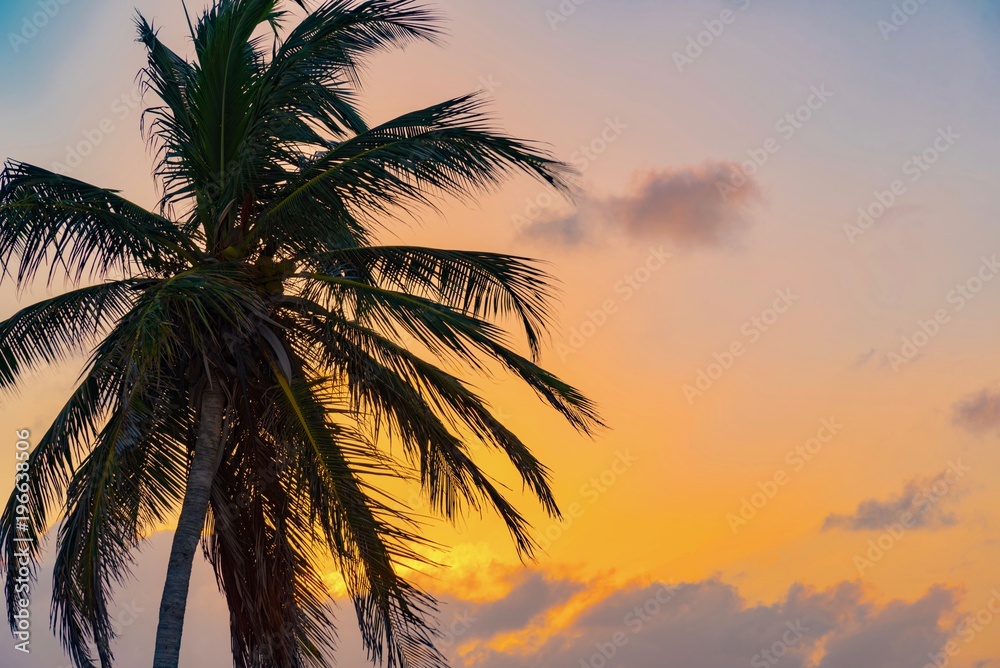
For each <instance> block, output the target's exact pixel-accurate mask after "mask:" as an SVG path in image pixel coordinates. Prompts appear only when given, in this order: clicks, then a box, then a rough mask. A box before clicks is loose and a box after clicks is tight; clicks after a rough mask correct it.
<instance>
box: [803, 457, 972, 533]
mask: <svg viewBox="0 0 1000 668" xmlns="http://www.w3.org/2000/svg"><path fill="white" fill-rule="evenodd" d="M950 473H951V471H946V472H944V473H941V474H940V475H938V476H935V477H933V478H923V479H917V480H911V481H910V482H908V483H906V486H905V487H904V488H903V491H902V492H900V493H899V494H895V495H893V496H892V497H890V498H888V499H885V500H879V499H866V500H864V501H862V502H861V503H860V504H858V507H857V509H856V510H855V511H854V512H853V513H851V514H850V515H830V516H829V517H827V518H826V520H825V521H824V522H823V530H824V531H827V530H830V529H846V530H848V531H883V530H884V529H885V527H886V526H888V525H893V524H897V523H900V522H903V521H904V519H905V522H906V524H907V528H909V529H929V530H933V529H945V528H948V527H951V526H954V525H955V524H956V522H957V521H958V519H957V518H956V517H955V515H954V514H953V513H951V512H947V511H946V510H945V506H946V505H947V503H948V502H949V501H954V500H955V498H957V496H958V494H957V493H956V492H955V491H953V486H954V483H953V482H951V478H950V477H949V476H950Z"/></svg>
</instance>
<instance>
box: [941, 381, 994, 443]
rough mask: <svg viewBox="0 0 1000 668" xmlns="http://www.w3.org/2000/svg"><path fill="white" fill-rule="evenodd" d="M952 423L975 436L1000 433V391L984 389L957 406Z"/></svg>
mask: <svg viewBox="0 0 1000 668" xmlns="http://www.w3.org/2000/svg"><path fill="white" fill-rule="evenodd" d="M952 423H953V424H954V425H955V426H957V427H961V428H963V429H966V430H968V431H971V432H972V433H974V434H983V433H987V432H992V431H1000V391H998V390H991V389H983V390H980V391H979V392H976V393H975V394H972V395H969V396H967V397H965V398H964V399H962V400H961V401H959V402H958V403H957V404H955V407H954V412H953V414H952Z"/></svg>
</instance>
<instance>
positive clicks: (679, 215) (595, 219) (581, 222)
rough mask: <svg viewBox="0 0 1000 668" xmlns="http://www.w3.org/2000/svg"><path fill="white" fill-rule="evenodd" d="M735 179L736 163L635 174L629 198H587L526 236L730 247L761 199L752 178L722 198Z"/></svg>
mask: <svg viewBox="0 0 1000 668" xmlns="http://www.w3.org/2000/svg"><path fill="white" fill-rule="evenodd" d="M737 175H740V176H742V172H741V171H740V167H739V165H738V164H737V163H735V162H709V163H705V164H704V165H699V166H690V167H683V168H679V169H662V170H647V171H640V172H636V173H635V174H634V175H633V177H632V182H631V184H630V186H629V188H628V191H627V192H626V193H625V194H623V195H616V196H611V197H603V198H601V197H584V198H583V199H582V200H581V202H580V203H579V206H578V208H577V210H576V211H574V212H573V213H571V214H568V215H565V216H560V217H556V218H549V219H544V220H540V221H539V222H537V223H535V224H534V225H532V226H530V227H528V228H526V229H525V234H526V235H528V236H530V237H535V238H539V239H544V240H547V241H550V242H555V243H560V244H564V245H576V244H580V243H583V242H586V241H597V240H599V239H601V238H602V237H603V236H605V235H607V234H623V235H625V236H628V237H634V238H643V239H656V240H667V241H670V242H672V243H674V244H675V245H676V246H678V247H681V248H683V247H713V248H716V247H732V246H735V245H737V244H738V242H739V240H740V238H741V236H742V234H743V232H744V231H745V230H746V229H747V228H748V227H749V226H750V225H751V223H752V218H751V214H752V211H753V208H754V207H755V206H756V205H757V204H758V203H759V201H760V199H761V191H760V188H759V186H758V184H757V183H756V181H754V180H753V179H752V178H751V179H749V180H747V181H746V183H744V185H743V186H742V187H740V188H738V189H736V190H734V191H731V192H728V194H726V195H723V193H722V192H720V188H719V184H720V183H726V184H728V183H731V182H732V180H733V179H734V178H735V177H736V176H737Z"/></svg>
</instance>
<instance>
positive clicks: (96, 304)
mask: <svg viewBox="0 0 1000 668" xmlns="http://www.w3.org/2000/svg"><path fill="white" fill-rule="evenodd" d="M288 19H289V15H288V13H287V12H285V11H284V10H283V9H282V2H281V0H215V2H214V4H212V5H211V7H210V8H209V9H207V10H206V11H205V12H204V14H202V15H201V16H200V18H198V19H197V20H196V21H191V26H190V31H191V38H192V41H193V57H191V58H190V59H188V58H184V57H182V56H180V55H178V54H177V53H175V52H174V51H172V50H170V49H169V48H168V47H167V46H166V45H164V44H163V43H162V42H161V41H160V40H159V39H158V37H157V31H156V30H155V28H154V27H153V25H151V24H150V23H149V22H147V21H146V20H145V19H144V18H142V17H141V16H140V17H139V18H138V19H137V26H138V31H139V39H140V41H141V42H142V43H143V44H144V45H145V48H146V50H147V52H148V66H147V67H146V68H145V70H144V72H143V82H144V87H145V91H146V93H147V95H148V96H151V97H155V98H157V99H158V106H154V107H152V108H150V109H147V111H146V113H145V116H144V130H145V132H146V134H147V136H148V138H149V140H150V142H151V145H152V146H153V147H154V151H155V157H156V164H155V170H154V173H155V176H156V178H157V180H158V183H159V185H160V186H161V190H162V200H161V202H160V203H159V206H158V207H157V210H156V212H154V211H148V210H146V209H144V208H143V207H140V206H137V205H135V204H133V203H131V202H129V201H127V200H126V199H124V198H123V197H121V196H120V195H119V194H118V193H117V192H115V191H112V190H108V189H104V188H98V187H95V186H91V185H88V184H86V183H83V182H81V181H78V180H75V179H71V178H67V177H64V176H60V175H57V174H54V173H51V172H49V171H46V170H44V169H41V168H38V167H34V166H31V165H29V164H25V163H22V162H13V161H11V162H8V163H7V164H6V167H5V169H4V171H3V173H2V175H0V262H2V264H3V267H4V277H5V278H9V280H11V281H13V282H15V283H16V285H17V286H18V287H22V286H25V285H26V284H28V283H29V282H31V281H34V280H36V279H37V278H38V277H40V276H41V275H45V276H46V277H47V278H48V279H52V278H53V277H55V276H58V275H65V276H66V277H67V278H68V280H69V281H70V283H71V284H72V286H73V288H72V290H71V291H69V292H67V293H65V294H62V295H60V296H57V297H53V298H51V299H47V300H44V301H42V302H39V303H37V304H34V305H32V306H29V307H27V308H24V309H23V310H21V311H20V312H18V313H16V314H15V315H14V316H12V317H11V318H9V319H7V320H6V321H4V322H2V323H0V388H6V389H11V388H13V387H15V386H16V384H17V383H18V382H19V380H20V379H21V378H23V376H24V374H25V373H27V372H29V371H30V370H32V369H35V368H37V367H39V366H41V365H46V364H51V363H55V362H59V361H61V360H64V359H66V358H67V357H69V356H72V355H76V354H86V355H89V357H88V358H87V363H86V366H85V369H84V371H83V373H82V375H81V378H80V381H79V385H78V387H77V388H76V390H75V391H74V392H73V393H72V395H71V396H70V397H69V400H68V401H67V402H66V404H65V406H64V407H63V408H62V409H61V410H60V411H59V413H58V415H57V416H56V418H55V420H54V421H53V423H52V425H51V427H50V428H49V429H48V431H47V432H46V433H45V434H44V436H43V437H42V438H41V439H40V441H39V443H38V444H37V446H36V448H35V450H34V451H33V452H32V454H31V458H30V470H31V476H30V479H29V481H28V487H29V489H28V493H27V495H26V497H27V504H26V506H27V514H26V515H25V514H22V513H19V511H18V508H17V507H18V506H19V505H24V504H23V499H22V502H19V501H18V498H17V494H16V493H15V494H14V495H12V496H11V499H10V501H9V502H8V504H7V507H6V510H5V511H4V513H3V515H2V517H0V546H2V550H3V560H4V563H5V565H6V593H7V605H8V612H9V614H10V615H11V616H10V622H11V624H12V625H13V623H14V618H13V616H12V614H13V611H14V600H15V598H16V596H15V586H14V583H15V577H16V574H17V570H18V569H17V568H16V567H15V566H14V564H16V563H17V562H16V561H15V558H14V552H15V550H16V549H17V547H18V543H16V542H15V539H16V538H18V537H22V538H25V537H26V538H30V539H32V540H33V542H32V543H31V545H32V549H31V559H32V562H31V568H32V572H35V569H36V568H37V560H38V558H39V557H40V547H39V545H40V539H41V538H42V537H43V536H44V534H45V532H46V531H47V529H48V523H49V522H50V521H52V520H53V518H54V516H55V515H56V514H57V513H58V512H60V511H61V512H62V519H61V522H60V524H59V528H58V532H57V540H56V561H55V569H54V574H53V601H52V623H53V626H54V629H55V630H56V632H57V633H58V635H59V638H60V640H61V642H62V643H63V645H64V647H65V648H66V650H67V651H68V652H69V654H70V656H71V658H72V660H73V661H74V663H75V665H77V666H92V665H94V662H95V660H96V661H99V662H100V664H101V665H111V662H112V660H113V654H112V644H113V640H114V631H113V628H112V621H111V618H110V614H109V610H108V605H109V600H110V597H111V595H112V592H113V589H114V587H115V586H116V585H119V584H121V583H123V582H124V581H125V580H126V579H127V578H128V575H129V569H130V566H131V564H132V558H133V556H132V555H133V553H134V551H135V549H136V548H137V547H138V546H139V545H140V543H141V542H142V540H143V537H144V536H146V535H148V534H149V532H150V531H151V530H153V529H154V528H155V527H156V526H158V525H161V524H163V523H167V522H170V521H171V519H172V518H173V517H175V516H176V513H177V512H178V510H180V513H181V514H180V521H179V524H178V529H177V532H176V534H175V538H174V541H175V542H174V550H173V552H172V553H171V562H170V567H169V571H168V576H167V583H166V587H165V591H164V602H163V605H162V607H161V618H160V629H159V633H158V638H157V658H156V660H155V661H156V662H155V663H154V665H157V666H160V665H163V666H166V665H176V661H177V659H176V653H177V650H178V649H179V642H180V640H179V639H180V624H181V622H182V620H183V611H184V599H185V598H186V592H187V583H188V579H189V577H190V562H191V555H192V554H193V551H194V549H195V546H196V545H197V544H198V543H199V539H200V538H201V536H202V533H203V532H204V540H202V541H201V545H202V547H203V550H204V553H205V556H206V557H207V558H208V560H209V561H210V562H211V564H212V565H213V567H214V570H215V573H216V577H217V580H218V583H219V587H220V588H221V590H222V591H223V592H224V594H225V596H226V599H227V602H228V606H229V610H230V625H231V632H232V650H233V658H234V663H235V665H236V666H241V667H242V666H247V667H249V666H282V667H286V666H289V667H294V666H305V665H327V662H328V661H329V660H330V659H331V657H332V653H333V650H334V641H335V631H334V628H335V627H334V624H333V619H332V617H331V611H330V608H329V594H328V590H327V586H326V584H325V583H324V580H323V578H322V575H321V574H322V573H323V572H324V570H325V569H324V564H325V563H326V562H327V561H328V560H329V559H331V558H332V559H333V560H334V562H335V563H336V565H337V568H338V570H339V572H340V573H341V574H342V575H343V578H344V581H345V583H346V586H347V588H348V591H349V594H350V596H351V598H352V599H353V601H354V604H355V608H356V613H357V617H358V622H359V624H360V628H361V630H362V636H363V640H364V642H365V645H366V647H367V649H368V652H369V656H370V658H371V660H372V661H375V662H383V663H385V664H386V665H388V666H390V667H394V666H400V667H421V666H440V665H444V664H445V661H444V659H443V657H442V656H441V655H440V654H439V653H438V651H437V650H436V649H435V648H434V645H433V639H434V630H433V621H432V616H433V611H434V609H435V603H434V600H433V598H432V597H431V596H429V595H428V594H427V593H425V592H423V591H422V590H420V589H419V588H417V587H416V586H414V585H413V584H412V583H409V582H407V581H406V580H405V579H404V578H402V577H401V576H400V575H399V570H400V565H401V564H405V563H407V562H408V561H409V560H416V561H419V560H421V559H422V557H421V554H422V553H423V552H424V550H422V547H423V546H424V545H425V543H424V541H423V540H422V539H421V538H420V537H419V528H418V520H417V519H415V516H414V513H413V512H412V509H409V508H407V507H406V505H405V504H402V503H399V502H398V501H396V500H394V499H393V497H392V496H391V495H390V494H389V493H388V491H387V489H386V487H385V486H384V485H383V484H382V482H380V481H384V480H387V479H389V478H402V479H415V480H417V481H418V482H419V485H420V489H421V490H422V493H423V494H424V495H425V496H426V499H427V500H428V502H429V506H430V507H431V508H432V509H433V510H434V511H435V512H436V513H437V514H439V515H441V516H443V517H445V518H448V519H456V518H458V517H460V516H461V515H462V513H463V512H465V511H467V510H470V509H471V510H473V511H476V510H480V509H492V510H494V511H496V512H497V513H498V514H499V516H500V517H501V518H502V520H503V521H504V522H505V523H506V526H507V528H508V530H509V531H510V534H511V536H512V538H513V540H514V543H515V544H516V546H517V548H518V550H519V551H520V552H521V553H522V554H523V555H525V556H530V555H531V554H532V550H533V548H534V544H533V541H532V538H531V535H530V532H529V527H528V525H527V523H526V521H525V518H524V517H523V516H522V515H521V514H520V512H519V511H518V510H517V509H516V508H515V507H514V506H513V505H511V503H510V502H509V501H508V500H507V498H506V497H505V496H504V494H503V492H502V491H501V489H499V488H498V487H497V485H496V484H494V482H493V481H492V479H491V477H490V476H489V475H488V474H487V473H486V472H484V471H483V470H482V469H481V468H480V467H479V466H478V465H477V464H476V463H475V462H474V461H473V459H472V456H471V454H470V450H469V443H470V442H472V441H476V440H478V441H482V442H484V443H486V444H488V445H490V446H492V447H494V448H496V449H498V450H499V451H501V452H503V453H504V454H505V455H506V456H507V457H508V458H509V460H510V462H511V463H512V464H513V466H514V467H515V468H516V470H517V472H518V473H519V475H520V477H521V478H522V480H523V482H524V485H525V486H526V487H527V488H528V489H529V490H530V491H531V493H532V494H533V495H534V496H535V497H537V499H538V500H539V501H540V502H541V504H542V506H543V507H544V508H545V510H546V511H547V512H548V513H549V514H551V515H553V516H557V515H558V512H559V511H558V509H557V506H556V502H555V500H554V498H553V495H552V492H551V490H550V487H549V475H548V471H547V469H546V468H545V467H544V466H543V465H542V464H541V463H539V461H538V460H537V459H536V458H535V457H534V456H533V455H532V453H531V452H530V451H529V449H528V448H527V447H526V446H525V444H524V443H523V442H522V441H521V440H520V439H519V438H518V437H517V436H515V435H514V434H513V433H512V432H511V431H510V430H509V429H507V428H506V427H505V426H504V425H503V424H501V422H500V421H499V420H498V419H497V418H496V417H495V416H494V414H493V413H492V411H491V409H490V407H489V405H488V404H487V403H486V402H485V401H484V399H483V398H481V397H480V396H479V395H478V394H477V393H476V391H475V390H474V388H473V387H472V386H470V385H469V384H467V383H466V382H464V381H463V380H462V379H461V378H460V376H461V375H462V373H463V372H462V371H461V369H462V368H464V369H467V370H472V371H485V370H487V369H489V368H491V367H494V366H496V365H499V366H500V367H502V368H504V369H506V370H507V371H509V372H510V373H512V374H514V375H515V376H516V377H518V378H520V379H521V380H523V381H524V382H525V383H527V384H528V385H529V386H530V387H531V388H532V389H533V390H534V391H535V392H536V393H537V394H538V396H539V397H540V398H541V399H542V400H544V401H545V402H546V403H548V404H549V405H551V406H552V407H553V408H555V409H556V410H557V411H559V412H560V413H561V414H562V415H563V416H565V417H566V419H567V420H569V422H570V423H571V424H572V425H573V426H574V427H576V428H578V429H579V430H581V431H583V432H588V433H589V432H591V431H592V430H593V429H594V428H595V427H596V426H598V425H599V424H600V419H599V417H598V416H597V414H596V411H595V409H594V406H593V405H592V404H591V403H590V402H589V401H588V400H587V399H586V398H585V397H584V396H583V395H581V394H580V393H579V392H578V391H577V390H575V389H574V388H572V387H571V386H569V385H567V384H565V383H564V382H562V381H560V380H559V379H558V378H556V377H555V376H553V375H552V374H550V373H549V372H547V371H545V370H544V369H542V368H541V367H539V366H538V359H537V358H538V354H539V350H540V346H541V341H542V337H543V334H544V332H545V330H546V328H547V326H548V324H549V323H548V319H547V311H548V307H549V302H550V298H551V288H550V285H551V282H550V279H549V277H548V276H547V274H546V273H545V272H543V271H542V270H541V269H540V268H539V267H538V265H537V264H535V263H533V262H531V261H529V260H526V259H524V258H520V257H512V256H508V255H501V254H496V253H486V252H467V251H451V250H438V249H432V248H420V247H408V246H384V245H379V244H378V243H377V241H376V235H377V232H378V231H379V226H380V225H382V224H384V223H385V222H386V220H388V219H391V218H392V217H395V216H398V215H399V214H400V213H401V212H405V211H406V210H408V209H412V207H414V206H421V205H432V206H433V203H434V201H435V199H436V198H437V197H439V196H441V195H448V196H457V197H463V198H464V197H470V196H474V195H476V194H478V193H479V192H480V191H483V190H486V189H489V188H491V187H493V186H495V185H497V184H499V183H500V182H501V181H502V180H503V179H505V178H506V177H508V176H510V175H512V174H515V173H518V172H520V173H526V174H529V175H531V176H533V177H536V178H538V179H540V180H542V181H544V182H546V183H548V184H551V185H552V186H554V187H556V188H561V189H566V188H567V182H566V177H567V176H568V172H567V170H566V168H565V167H564V165H563V164H562V163H559V162H557V161H555V160H554V159H553V158H551V157H550V156H549V155H548V154H547V153H546V152H545V151H543V150H541V149H540V148H539V147H537V146H535V145H533V144H531V143H528V142H524V141H520V140H517V139H514V138H512V137H509V136H507V135H505V134H503V133H501V132H499V131H497V130H495V129H493V128H492V127H491V125H490V122H489V119H488V117H486V116H485V115H484V112H483V110H482V101H481V99H480V98H479V97H477V96H467V97H461V98H458V99H454V100H449V101H447V102H443V103H441V104H438V105H435V106H432V107H428V108H426V109H421V110H419V111H415V112H412V113H409V114H406V115H404V116H401V117H399V118H396V119H394V120H392V121H389V122H388V123H384V124H382V125H378V126H374V127H370V126H369V125H368V124H367V123H366V122H365V120H364V119H363V118H362V117H361V115H360V113H359V112H358V110H357V106H356V96H357V93H358V90H359V68H360V67H361V66H362V65H363V63H364V61H365V59H366V58H367V57H368V56H370V55H372V54H373V53H376V52H378V51H380V50H384V49H386V48H389V47H395V46H400V45H405V44H407V43H410V42H414V41H418V40H432V41H433V40H435V39H436V38H437V37H438V36H439V34H440V27H439V25H440V24H439V21H438V18H437V17H436V16H435V15H434V14H433V13H432V12H430V11H429V10H427V9H426V8H424V7H423V6H421V5H420V4H419V3H417V2H415V1H413V0H367V1H364V2H358V1H356V0H326V1H325V2H323V3H322V4H321V5H320V6H319V7H318V8H316V9H315V10H314V11H312V12H311V13H309V14H308V15H307V16H306V17H305V18H304V19H302V20H301V21H300V22H298V23H297V24H296V25H294V27H290V28H288V27H286V23H287V22H288ZM511 323H517V329H518V330H519V331H520V332H521V334H522V335H523V337H524V339H525V340H526V343H527V346H528V348H529V350H530V354H529V355H528V356H524V355H522V354H519V353H518V352H516V351H515V349H514V348H515V347H516V346H515V345H514V343H513V341H512V339H511V338H510V335H509V333H508V332H507V327H506V326H507V325H510V324H511ZM383 434H384V435H387V436H388V437H389V440H391V441H393V442H396V443H399V444H401V451H400V454H399V455H398V456H396V455H394V454H393V452H392V451H391V450H389V449H388V448H386V447H384V445H382V444H383V442H384V441H386V439H384V438H380V435H383ZM95 654H96V656H95Z"/></svg>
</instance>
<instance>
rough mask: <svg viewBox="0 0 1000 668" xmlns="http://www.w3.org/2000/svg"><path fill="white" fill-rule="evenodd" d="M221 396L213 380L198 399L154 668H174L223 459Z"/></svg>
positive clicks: (158, 629)
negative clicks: (196, 558) (195, 434)
mask: <svg viewBox="0 0 1000 668" xmlns="http://www.w3.org/2000/svg"><path fill="white" fill-rule="evenodd" d="M224 410H225V395H224V394H223V393H222V389H221V387H220V386H219V385H218V381H216V383H215V385H211V384H210V385H209V386H208V387H206V388H205V392H204V394H203V395H202V398H201V423H200V425H199V427H198V437H197V440H196V441H195V448H194V457H193V459H192V461H191V472H190V473H189V474H188V480H187V489H186V491H185V494H184V505H183V506H182V507H181V515H180V519H179V520H178V521H177V531H176V532H174V543H173V546H172V547H171V549H170V562H169V563H168V565H167V581H166V583H165V584H164V585H163V598H162V599H161V601H160V621H159V625H158V626H157V628H156V653H155V654H154V655H153V668H177V662H178V661H179V660H180V653H181V632H182V631H183V629H184V610H185V608H186V607H187V596H188V587H189V586H190V584H191V566H192V564H193V562H194V553H195V550H196V549H197V548H198V541H199V540H200V539H201V531H202V528H203V527H204V525H205V514H206V513H207V512H208V500H209V494H210V493H211V491H212V480H213V479H214V478H215V473H216V471H217V470H218V468H219V462H220V460H221V459H222V458H221V456H220V455H221V454H222V447H223V446H222V414H223V411H224Z"/></svg>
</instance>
